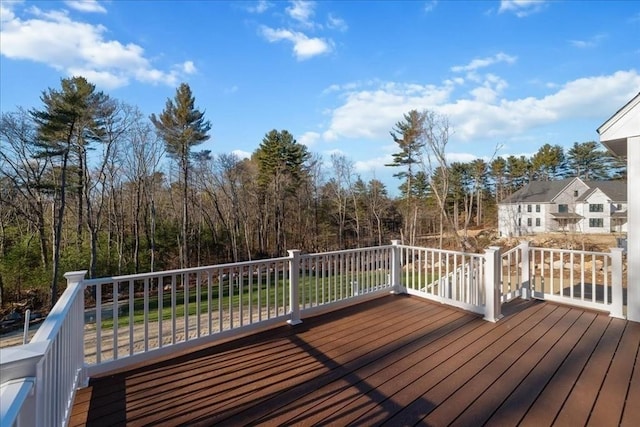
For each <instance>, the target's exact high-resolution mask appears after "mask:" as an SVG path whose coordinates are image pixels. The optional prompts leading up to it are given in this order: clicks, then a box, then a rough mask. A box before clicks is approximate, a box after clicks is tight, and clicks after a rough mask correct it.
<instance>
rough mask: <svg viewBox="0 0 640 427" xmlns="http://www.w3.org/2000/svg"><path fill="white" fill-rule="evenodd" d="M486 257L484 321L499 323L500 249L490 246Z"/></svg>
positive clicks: (500, 314) (500, 315) (500, 313)
mask: <svg viewBox="0 0 640 427" xmlns="http://www.w3.org/2000/svg"><path fill="white" fill-rule="evenodd" d="M484 257H485V269H484V286H485V303H484V320H488V321H489V322H497V321H498V320H500V319H501V318H502V307H501V304H502V303H501V300H500V298H501V297H500V282H501V277H500V273H501V271H502V265H501V257H500V247H498V246H489V247H488V248H487V249H485V252H484Z"/></svg>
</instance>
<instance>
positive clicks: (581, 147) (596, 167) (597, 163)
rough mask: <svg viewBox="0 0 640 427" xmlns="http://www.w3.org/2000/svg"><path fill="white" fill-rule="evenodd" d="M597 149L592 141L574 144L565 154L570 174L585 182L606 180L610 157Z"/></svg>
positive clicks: (597, 146) (597, 145) (596, 145)
mask: <svg viewBox="0 0 640 427" xmlns="http://www.w3.org/2000/svg"><path fill="white" fill-rule="evenodd" d="M599 147H600V145H599V144H597V143H596V142H594V141H588V142H583V143H579V142H574V143H573V146H572V147H571V148H570V149H569V151H568V152H567V160H568V166H569V171H570V174H571V175H572V176H576V177H578V178H583V179H587V180H601V179H607V178H608V175H609V174H608V172H609V160H610V156H608V155H607V154H606V152H605V151H604V150H600V149H599Z"/></svg>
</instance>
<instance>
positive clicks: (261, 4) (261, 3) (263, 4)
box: [247, 0, 271, 14]
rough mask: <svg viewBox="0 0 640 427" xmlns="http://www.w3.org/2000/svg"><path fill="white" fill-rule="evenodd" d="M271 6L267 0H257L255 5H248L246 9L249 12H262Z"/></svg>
mask: <svg viewBox="0 0 640 427" xmlns="http://www.w3.org/2000/svg"><path fill="white" fill-rule="evenodd" d="M270 7H271V3H269V2H268V1H267V0H258V2H257V3H256V5H255V6H249V7H248V8H247V10H248V11H249V12H251V13H258V14H260V13H264V12H266V11H267V10H268V9H269V8H270Z"/></svg>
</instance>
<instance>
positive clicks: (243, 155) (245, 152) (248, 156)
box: [231, 150, 251, 159]
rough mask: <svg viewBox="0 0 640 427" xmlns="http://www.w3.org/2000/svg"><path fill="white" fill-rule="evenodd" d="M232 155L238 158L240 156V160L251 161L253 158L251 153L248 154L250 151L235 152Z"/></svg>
mask: <svg viewBox="0 0 640 427" xmlns="http://www.w3.org/2000/svg"><path fill="white" fill-rule="evenodd" d="M231 153H232V154H235V155H236V156H238V158H239V159H249V158H251V153H250V152H248V151H243V150H233V151H232V152H231Z"/></svg>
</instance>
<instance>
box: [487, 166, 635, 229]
mask: <svg viewBox="0 0 640 427" xmlns="http://www.w3.org/2000/svg"><path fill="white" fill-rule="evenodd" d="M516 195H517V194H514V196H516ZM585 196H586V197H585ZM550 197H551V196H550ZM597 204H601V205H602V211H601V212H591V211H590V208H589V206H590V205H597ZM537 205H539V206H540V211H539V212H537V209H536V206H537ZM563 205H566V209H564V206H563ZM529 206H530V207H531V208H530V209H529ZM626 207H627V203H626V201H616V200H611V199H610V198H609V197H608V196H607V194H605V193H604V192H603V191H602V190H600V189H599V188H595V189H592V188H591V187H590V186H589V185H587V184H586V183H585V182H584V181H582V180H581V179H579V178H574V179H573V180H571V181H569V182H568V183H567V185H566V186H565V187H564V188H562V189H561V190H558V192H557V194H555V195H553V197H552V198H551V200H550V201H548V202H541V201H536V200H533V201H530V200H526V198H525V200H520V201H513V199H512V201H511V203H500V204H499V205H498V232H499V234H500V236H501V237H517V236H524V235H528V234H535V233H543V232H555V231H566V232H574V233H611V232H626V231H627V225H626V222H624V221H623V222H622V224H620V222H618V225H615V224H616V223H615V222H614V221H613V219H612V216H611V215H612V214H613V213H615V212H624V211H626ZM560 212H562V213H568V214H575V215H579V216H578V217H575V216H574V217H573V218H562V217H561V216H559V215H554V214H558V213H560ZM537 219H539V221H540V225H536V220H537ZM600 225H602V226H600Z"/></svg>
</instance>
